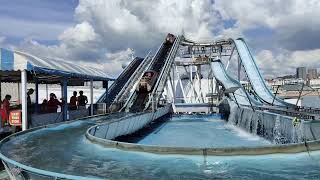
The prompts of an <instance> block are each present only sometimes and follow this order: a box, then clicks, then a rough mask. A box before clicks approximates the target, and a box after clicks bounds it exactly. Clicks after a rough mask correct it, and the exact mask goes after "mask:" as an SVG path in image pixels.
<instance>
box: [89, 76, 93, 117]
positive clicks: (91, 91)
mask: <svg viewBox="0 0 320 180" xmlns="http://www.w3.org/2000/svg"><path fill="white" fill-rule="evenodd" d="M90 114H91V116H92V115H93V80H92V79H91V80H90Z"/></svg>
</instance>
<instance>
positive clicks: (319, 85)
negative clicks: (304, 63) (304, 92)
mask: <svg viewBox="0 0 320 180" xmlns="http://www.w3.org/2000/svg"><path fill="white" fill-rule="evenodd" d="M309 84H310V86H311V87H312V88H314V89H320V79H311V80H310V83H309Z"/></svg>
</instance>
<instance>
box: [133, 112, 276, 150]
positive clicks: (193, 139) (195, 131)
mask: <svg viewBox="0 0 320 180" xmlns="http://www.w3.org/2000/svg"><path fill="white" fill-rule="evenodd" d="M137 143H139V144H145V145H157V146H171V147H199V148H213V147H240V146H245V147H249V146H266V145H269V144H270V142H269V141H267V140H265V139H263V138H260V137H259V136H255V135H252V134H250V133H247V132H245V131H244V130H241V129H240V128H237V127H235V126H233V125H230V124H228V123H227V122H226V121H225V120H223V119H222V118H221V117H220V116H217V115H215V116H212V115H201V116H199V115H182V116H172V117H170V118H169V119H166V120H165V121H164V123H163V124H161V125H160V126H159V127H157V128H155V129H154V130H153V131H152V132H151V133H149V134H148V135H146V136H145V137H144V138H143V139H141V140H140V141H138V142H137Z"/></svg>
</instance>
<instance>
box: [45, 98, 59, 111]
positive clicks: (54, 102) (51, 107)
mask: <svg viewBox="0 0 320 180" xmlns="http://www.w3.org/2000/svg"><path fill="white" fill-rule="evenodd" d="M58 106H62V103H61V102H59V101H58V99H50V100H49V101H48V112H49V113H56V112H57V109H58Z"/></svg>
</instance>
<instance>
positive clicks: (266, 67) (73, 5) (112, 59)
mask: <svg viewBox="0 0 320 180" xmlns="http://www.w3.org/2000/svg"><path fill="white" fill-rule="evenodd" d="M319 9H320V2H317V1H313V0H288V1H274V0H265V1H258V0H246V1H239V0H228V1H226V0H215V1H212V0H184V1H181V0H170V1H168V0H157V1H151V0H139V1H131V0H1V6H0V24H1V31H0V46H2V47H7V48H12V49H18V50H22V51H27V52H29V53H32V54H35V55H39V56H52V57H57V58H63V59H67V60H70V61H77V62H78V61H80V62H81V63H83V64H90V65H94V66H96V67H101V68H103V69H105V70H106V71H110V72H111V73H114V74H117V73H119V72H120V71H121V64H122V63H125V62H126V61H128V59H130V58H129V57H131V54H132V53H133V51H132V49H133V50H134V53H135V54H136V55H139V56H144V55H145V54H146V52H147V51H148V50H150V49H155V48H156V47H157V46H158V45H159V42H161V41H162V39H163V37H164V35H165V34H166V33H168V32H170V33H174V34H179V33H181V32H182V29H183V30H184V31H185V32H186V35H187V36H189V37H191V38H192V39H198V40H206V39H214V38H230V37H231V38H237V37H244V38H245V39H246V40H247V42H248V44H249V47H250V48H251V49H252V50H253V52H254V54H255V55H256V58H257V61H258V65H259V67H260V68H261V69H262V71H263V73H264V75H265V76H278V75H286V74H294V72H295V67H298V66H308V67H317V68H319V67H320V64H319V63H318V62H319V61H320V44H319V43H318V42H320V36H319V35H318V34H319V32H320V19H319V18H316V17H319V16H320V11H319ZM283 67H285V68H283Z"/></svg>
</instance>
